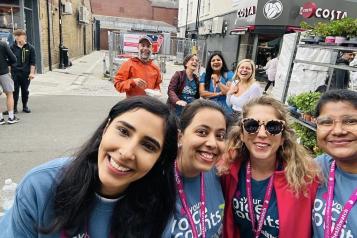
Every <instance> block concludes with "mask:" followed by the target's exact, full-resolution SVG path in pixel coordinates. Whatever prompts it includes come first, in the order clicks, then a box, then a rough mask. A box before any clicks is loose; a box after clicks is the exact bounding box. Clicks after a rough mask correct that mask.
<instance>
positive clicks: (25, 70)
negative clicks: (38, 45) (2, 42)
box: [11, 29, 36, 113]
mask: <svg viewBox="0 0 357 238" xmlns="http://www.w3.org/2000/svg"><path fill="white" fill-rule="evenodd" d="M14 36H15V42H14V44H13V45H12V46H11V50H12V52H14V54H15V55H16V58H17V63H16V64H15V65H13V67H11V73H12V79H13V80H14V85H15V92H14V103H15V104H14V105H15V107H14V111H15V113H16V112H17V102H18V99H19V92H20V88H21V99H22V106H23V112H26V113H30V112H31V110H30V109H29V107H28V106H27V102H28V98H29V90H28V88H29V86H30V82H31V80H32V79H33V78H34V77H35V66H36V54H35V48H34V47H33V46H32V45H31V44H29V43H27V42H26V32H25V31H24V30H22V29H17V30H15V31H14Z"/></svg>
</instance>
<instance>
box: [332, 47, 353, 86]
mask: <svg viewBox="0 0 357 238" xmlns="http://www.w3.org/2000/svg"><path fill="white" fill-rule="evenodd" d="M353 58H354V54H353V51H344V52H341V55H340V57H339V58H338V59H337V60H336V65H346V66H348V65H349V64H350V62H351V61H352V60H353ZM349 83H350V72H349V71H348V70H345V69H335V71H334V72H333V75H332V79H331V85H330V89H348V85H349Z"/></svg>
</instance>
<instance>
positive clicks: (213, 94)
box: [200, 52, 233, 116]
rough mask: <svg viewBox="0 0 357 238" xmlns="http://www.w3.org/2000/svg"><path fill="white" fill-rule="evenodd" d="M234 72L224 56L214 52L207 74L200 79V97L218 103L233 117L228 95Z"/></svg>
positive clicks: (209, 61)
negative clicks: (228, 66)
mask: <svg viewBox="0 0 357 238" xmlns="http://www.w3.org/2000/svg"><path fill="white" fill-rule="evenodd" d="M232 78H233V72H232V71H229V70H228V68H227V65H226V62H225V60H224V58H223V55H222V54H221V53H219V52H214V53H213V54H212V55H211V56H210V57H209V59H208V62H207V66H206V72H205V73H203V74H202V75H201V77H200V95H201V97H203V98H205V99H209V100H212V101H215V102H216V103H218V104H219V105H220V106H221V107H222V108H223V110H224V111H225V112H226V113H227V115H229V116H231V115H232V108H231V107H229V106H228V105H227V103H226V94H227V92H228V90H229V86H230V84H231V83H232Z"/></svg>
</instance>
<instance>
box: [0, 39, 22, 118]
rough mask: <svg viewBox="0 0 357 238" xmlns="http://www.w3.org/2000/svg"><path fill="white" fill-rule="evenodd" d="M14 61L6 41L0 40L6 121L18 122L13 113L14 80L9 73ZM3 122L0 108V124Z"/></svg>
mask: <svg viewBox="0 0 357 238" xmlns="http://www.w3.org/2000/svg"><path fill="white" fill-rule="evenodd" d="M14 63H16V57H15V55H14V54H13V53H12V51H11V50H10V48H9V46H8V45H7V43H6V42H4V41H0V86H1V88H2V90H3V91H4V92H5V94H6V105H7V111H8V114H9V118H8V121H7V122H8V123H9V124H13V123H16V122H18V118H16V117H15V115H14V97H13V92H14V82H13V81H12V80H11V76H10V74H9V66H10V65H12V64H14ZM2 124H5V119H4V117H3V114H2V110H1V109H0V125H2Z"/></svg>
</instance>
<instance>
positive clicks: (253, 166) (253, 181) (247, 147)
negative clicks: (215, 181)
mask: <svg viewBox="0 0 357 238" xmlns="http://www.w3.org/2000/svg"><path fill="white" fill-rule="evenodd" d="M242 112H243V119H241V120H240V121H239V124H238V127H236V128H234V129H233V131H232V132H231V134H230V136H229V139H228V143H227V153H226V154H225V156H224V158H223V159H222V161H221V163H220V164H219V165H218V169H219V173H220V174H221V175H222V187H223V190H224V194H225V203H226V205H225V211H224V221H223V223H224V228H223V229H224V231H223V234H224V236H223V237H225V238H231V237H232V238H233V237H234V238H237V237H255V238H258V237H262V236H263V235H264V237H279V238H284V237H286V238H290V237H299V238H304V237H306V238H308V237H311V231H312V226H311V211H312V208H313V201H314V198H315V194H316V189H317V185H318V181H319V178H320V171H319V169H318V166H317V165H316V164H315V162H314V161H313V160H312V158H310V157H309V155H308V153H307V152H306V150H305V149H304V148H303V147H302V146H301V145H299V144H298V143H297V142H296V138H295V135H294V132H293V130H292V129H291V128H290V127H289V124H288V118H287V115H288V112H287V110H286V109H285V107H284V105H283V104H281V103H280V102H279V101H277V100H275V99H273V98H270V97H266V96H263V97H260V98H256V99H253V100H251V101H249V102H248V103H247V104H246V105H245V106H244V107H243V111H242ZM261 235H262V236H261Z"/></svg>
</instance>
